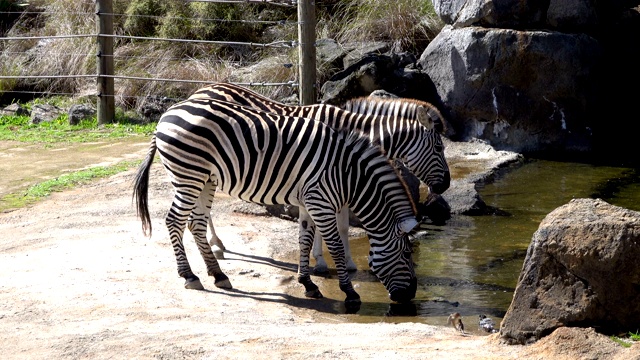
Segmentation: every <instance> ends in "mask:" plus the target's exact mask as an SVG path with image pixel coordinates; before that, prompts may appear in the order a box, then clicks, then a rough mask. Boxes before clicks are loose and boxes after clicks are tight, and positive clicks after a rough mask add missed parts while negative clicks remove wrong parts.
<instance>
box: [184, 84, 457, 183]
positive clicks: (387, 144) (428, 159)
mask: <svg viewBox="0 0 640 360" xmlns="http://www.w3.org/2000/svg"><path fill="white" fill-rule="evenodd" d="M189 99H213V100H222V101H228V102H234V103H237V104H240V105H244V106H249V107H252V108H254V109H260V110H263V111H266V112H272V113H276V114H280V115H288V116H295V117H304V118H307V119H312V120H316V121H320V122H323V123H325V124H327V125H328V126H330V127H331V128H333V129H340V130H342V129H345V130H351V131H358V132H360V133H362V134H363V135H365V136H367V137H369V139H370V140H371V141H372V142H373V143H378V144H379V145H380V146H381V147H382V148H383V150H384V152H385V154H386V155H387V157H389V158H390V159H398V160H400V161H402V162H403V163H404V164H405V165H406V166H407V168H408V169H409V170H410V171H411V172H412V173H413V174H414V175H416V176H417V177H418V178H419V179H420V180H421V181H423V182H424V183H425V184H427V185H428V186H429V188H430V190H431V191H433V192H435V193H437V194H441V193H443V192H444V191H445V190H447V189H448V188H449V182H450V174H449V166H448V165H447V161H446V159H445V157H444V146H443V144H442V138H441V137H440V133H441V132H443V126H444V125H443V118H442V115H441V114H440V112H439V111H438V110H437V109H436V108H435V107H434V106H433V105H431V104H429V103H426V102H423V101H418V100H408V99H377V98H358V99H355V100H350V101H348V102H347V103H346V104H345V109H341V108H339V107H337V106H333V105H326V104H315V105H307V106H290V105H286V104H282V103H280V102H277V101H273V100H271V99H268V98H266V97H264V96H262V95H260V94H258V93H256V92H254V91H251V90H249V89H247V88H244V87H242V86H239V85H233V84H229V83H218V84H214V85H210V86H207V87H204V88H201V89H199V90H197V91H196V92H194V93H193V94H192V95H191V96H190V97H189Z"/></svg>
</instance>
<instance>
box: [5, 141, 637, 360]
mask: <svg viewBox="0 0 640 360" xmlns="http://www.w3.org/2000/svg"><path fill="white" fill-rule="evenodd" d="M145 151H146V149H142V150H140V149H139V148H138V149H136V151H135V152H133V151H132V153H134V154H137V155H138V156H139V158H140V159H142V157H143V156H144V153H145ZM127 156H128V157H129V158H131V157H132V156H131V154H127ZM133 173H134V171H129V172H126V173H122V174H118V175H115V176H113V177H110V178H108V179H104V180H101V181H98V182H96V183H93V184H91V185H86V186H82V187H80V188H77V189H74V190H69V191H66V192H62V193H57V194H54V195H52V196H51V197H50V198H48V199H46V200H44V201H42V202H40V203H38V204H36V205H34V206H33V207H31V208H28V209H19V210H15V211H12V212H7V213H3V214H0V233H1V234H2V235H3V240H2V241H1V242H0V354H1V355H0V358H3V359H113V358H116V359H120V358H136V359H192V358H193V359H307V358H319V359H456V360H458V359H465V358H475V359H495V358H500V359H629V358H640V346H638V345H634V346H633V347H632V348H630V349H625V348H623V347H621V346H619V345H617V344H615V343H613V342H612V341H611V340H609V339H608V338H607V337H605V336H602V335H599V334H596V333H595V332H594V331H593V330H591V329H560V330H558V331H556V332H555V333H553V334H552V335H550V336H548V337H547V338H545V339H543V340H541V341H539V342H538V343H536V344H533V345H528V346H509V345H505V344H501V343H500V341H499V339H498V337H497V335H491V336H478V335H462V334H460V333H457V332H456V331H454V329H453V328H451V327H445V326H442V327H437V326H430V325H426V324H421V323H417V322H416V323H413V322H403V323H397V324H396V323H389V322H383V321H381V322H378V323H353V322H352V321H351V320H353V317H354V316H357V314H356V315H346V314H344V313H343V310H342V297H341V296H340V297H335V298H332V297H331V296H326V297H325V298H324V299H320V300H313V299H306V298H305V297H304V294H303V288H302V286H301V285H299V284H297V282H296V281H295V279H296V277H295V275H296V265H297V245H296V244H297V242H296V236H297V235H296V234H297V225H296V224H295V223H293V222H290V221H285V220H279V219H275V218H272V217H267V216H264V214H262V213H261V209H260V208H259V207H255V206H252V205H248V204H244V203H242V202H239V201H237V200H233V199H230V198H228V197H226V196H224V195H220V196H217V197H216V200H215V201H214V206H215V208H214V211H213V212H214V216H215V217H214V223H215V224H216V230H217V232H218V234H219V235H220V237H221V238H222V239H223V241H225V243H226V244H227V247H228V248H229V249H231V250H232V251H233V252H232V253H229V254H228V255H227V259H225V260H222V261H221V266H222V268H223V270H224V271H225V272H226V273H227V275H228V276H229V278H230V280H231V282H232V284H233V286H234V289H233V290H221V289H217V288H215V287H214V286H213V279H211V278H208V277H206V272H205V269H204V263H203V261H202V259H201V258H200V256H199V254H198V253H197V250H196V249H195V245H194V244H193V241H192V239H191V237H190V236H189V235H186V237H185V246H186V248H187V253H188V257H189V259H190V262H191V265H192V268H193V269H194V271H195V272H196V273H197V274H198V275H200V277H201V280H202V282H203V285H204V286H205V288H206V289H205V290H204V291H196V290H186V289H184V288H183V286H182V284H183V281H182V279H181V278H178V276H177V272H176V266H175V265H176V262H175V257H174V255H173V251H172V250H171V246H170V244H169V241H168V234H167V231H166V228H165V227H164V225H163V218H164V214H165V213H166V210H167V209H168V207H169V205H170V202H171V197H172V189H171V187H170V185H169V184H168V183H167V181H166V177H165V174H164V170H163V169H162V167H161V166H160V165H159V164H154V166H153V168H152V175H151V179H150V210H151V214H152V219H153V235H152V237H151V238H147V237H144V236H143V235H142V232H141V225H140V221H139V220H138V219H137V218H136V214H135V209H134V207H133V205H132V198H131V194H132V179H133ZM314 279H315V278H314ZM316 280H318V285H319V286H320V288H321V290H323V291H324V292H325V295H326V293H330V291H329V290H328V289H329V288H330V287H334V288H337V282H336V281H335V280H331V279H328V280H324V279H321V278H318V279H316ZM377 285H379V286H382V284H377ZM360 289H361V290H360V291H359V292H360V295H361V296H362V299H363V302H364V301H367V294H366V288H364V287H362V288H360Z"/></svg>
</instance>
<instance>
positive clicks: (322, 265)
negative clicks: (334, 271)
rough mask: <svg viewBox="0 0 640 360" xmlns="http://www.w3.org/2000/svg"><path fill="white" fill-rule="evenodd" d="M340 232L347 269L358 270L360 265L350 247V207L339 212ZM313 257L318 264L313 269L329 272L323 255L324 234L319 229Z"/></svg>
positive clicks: (314, 242) (322, 272)
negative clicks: (355, 260)
mask: <svg viewBox="0 0 640 360" xmlns="http://www.w3.org/2000/svg"><path fill="white" fill-rule="evenodd" d="M337 216H338V219H337V220H338V233H339V234H340V239H341V240H342V244H343V246H344V253H345V261H346V263H347V271H356V270H358V266H357V265H356V263H355V262H354V261H353V258H352V257H351V250H350V247H349V208H348V207H346V206H345V207H343V208H342V210H340V212H339V213H338V215H337ZM312 250H313V258H314V259H316V266H315V268H314V269H313V272H314V273H315V274H325V273H328V272H329V266H328V265H327V262H326V260H325V259H324V256H323V255H322V236H321V235H320V232H319V231H316V233H315V235H314V237H313V248H312Z"/></svg>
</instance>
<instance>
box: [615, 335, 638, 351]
mask: <svg viewBox="0 0 640 360" xmlns="http://www.w3.org/2000/svg"><path fill="white" fill-rule="evenodd" d="M610 338H611V340H613V342H615V343H617V344H619V345H620V346H622V347H626V348H628V347H631V345H633V343H634V342H635V341H640V331H636V332H635V333H632V332H629V337H619V336H611V337H610Z"/></svg>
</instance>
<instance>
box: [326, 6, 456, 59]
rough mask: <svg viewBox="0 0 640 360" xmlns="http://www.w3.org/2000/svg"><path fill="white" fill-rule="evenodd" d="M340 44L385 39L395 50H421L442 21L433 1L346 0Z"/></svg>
mask: <svg viewBox="0 0 640 360" xmlns="http://www.w3.org/2000/svg"><path fill="white" fill-rule="evenodd" d="M342 7H343V9H342V10H341V11H339V12H338V13H340V14H343V16H342V17H341V18H336V19H334V21H339V22H340V23H341V24H342V26H337V27H338V28H339V30H338V31H337V34H336V39H337V40H338V42H340V43H349V42H366V41H385V42H390V43H391V44H392V48H393V50H394V51H397V52H400V51H416V50H417V51H422V50H424V47H426V44H428V42H429V41H431V39H433V37H434V36H435V35H436V34H437V33H438V32H439V31H440V29H441V28H442V26H443V24H442V23H441V22H440V21H439V19H438V18H437V17H436V15H435V13H434V12H433V7H432V4H431V1H430V0H426V1H425V0H423V1H416V0H396V1H370V0H347V1H344V2H343V4H342Z"/></svg>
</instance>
